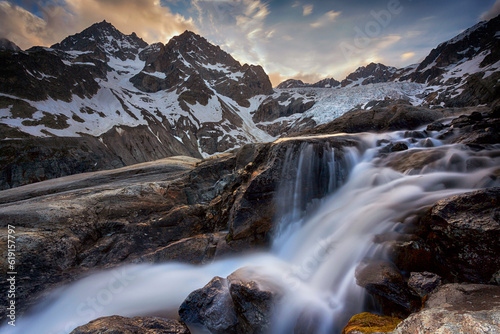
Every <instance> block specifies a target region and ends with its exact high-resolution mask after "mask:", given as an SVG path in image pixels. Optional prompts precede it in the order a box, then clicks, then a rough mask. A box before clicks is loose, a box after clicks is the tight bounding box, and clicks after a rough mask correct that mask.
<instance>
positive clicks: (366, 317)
mask: <svg viewBox="0 0 500 334" xmlns="http://www.w3.org/2000/svg"><path fill="white" fill-rule="evenodd" d="M0 64H1V66H0V190H1V191H0V231H1V233H0V250H1V252H0V253H1V254H3V255H2V257H1V259H0V271H1V273H2V274H1V275H0V278H1V279H0V289H1V290H2V291H3V292H5V291H8V293H2V294H1V296H0V311H1V313H0V320H2V321H3V323H2V324H0V333H2V334H4V333H5V334H26V333H28V334H31V333H36V334H40V333H41V334H54V333H58V334H59V333H61V334H62V333H64V334H68V333H71V334H98V333H124V334H128V333H138V334H140V333H178V334H181V333H183V334H188V333H223V334H225V333H230V334H233V333H234V334H246V333H255V334H257V333H262V334H267V333H273V334H289V333H297V334H300V333H304V334H305V333H314V334H340V333H342V334H359V333H392V334H408V333H442V334H445V333H474V334H475V333H477V334H480V333H491V334H496V333H500V248H499V244H498V240H500V210H499V203H500V16H498V17H496V18H493V19H491V20H490V21H487V22H486V21H485V22H481V23H478V24H477V25H475V26H473V27H471V28H470V29H468V30H465V31H463V32H462V33H461V34H460V35H458V36H456V37H455V38H453V39H451V40H449V41H446V42H444V43H442V44H440V45H438V46H437V47H436V48H435V49H433V50H432V51H431V52H430V53H429V55H428V56H427V57H426V58H425V59H424V60H423V61H422V62H421V63H419V64H414V65H411V66H408V67H405V68H395V67H390V66H386V65H383V64H374V63H372V64H367V65H366V66H364V67H360V68H358V69H357V70H356V71H354V72H353V73H351V74H349V75H348V76H347V77H346V78H345V79H343V80H341V81H339V80H335V79H334V78H325V79H323V80H321V81H319V82H317V83H312V84H311V83H304V82H302V81H300V80H295V79H290V80H287V81H285V82H282V83H281V84H279V85H278V86H277V87H276V88H273V87H272V85H271V82H270V80H269V77H268V75H267V74H266V73H265V71H264V69H263V68H262V67H261V66H258V65H248V64H244V65H242V64H240V63H239V62H238V61H237V60H235V59H234V58H233V57H232V56H231V55H229V54H228V53H226V52H224V51H223V50H222V49H221V48H220V47H218V46H215V45H213V44H211V43H209V42H208V41H207V40H206V39H205V38H203V37H202V36H199V35H197V34H195V33H193V32H189V31H186V32H184V33H182V34H181V35H179V36H176V37H173V38H172V39H171V40H170V41H168V43H167V44H162V43H155V44H151V45H148V44H147V43H146V42H144V41H143V40H142V39H141V38H140V37H139V36H137V35H136V34H135V33H132V34H131V35H125V34H123V33H121V32H120V31H118V30H117V29H116V28H115V27H113V25H111V24H110V23H108V22H106V21H103V22H100V23H96V24H94V25H92V26H91V27H89V28H87V29H85V30H84V31H82V32H81V33H78V34H75V35H73V36H69V37H67V38H66V39H64V40H63V41H61V42H60V43H57V44H54V45H52V46H51V47H50V48H48V47H33V48H30V49H28V50H21V49H20V48H19V47H17V46H16V45H15V44H14V43H12V42H10V41H8V40H3V39H2V40H0ZM6 273H8V274H6ZM4 275H6V277H5V279H4ZM7 275H8V276H7ZM14 325H15V326H14Z"/></svg>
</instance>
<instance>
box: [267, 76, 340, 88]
mask: <svg viewBox="0 0 500 334" xmlns="http://www.w3.org/2000/svg"><path fill="white" fill-rule="evenodd" d="M339 85H340V82H338V81H337V80H335V79H334V78H326V79H323V80H320V81H318V82H316V83H313V84H308V83H304V82H303V81H302V80H296V79H288V80H285V81H283V82H282V83H280V84H279V85H278V86H277V87H276V88H277V89H287V88H303V87H314V88H335V87H338V86H339Z"/></svg>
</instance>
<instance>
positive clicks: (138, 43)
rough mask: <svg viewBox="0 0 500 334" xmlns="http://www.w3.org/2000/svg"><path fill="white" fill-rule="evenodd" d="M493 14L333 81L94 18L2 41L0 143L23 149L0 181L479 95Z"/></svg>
mask: <svg viewBox="0 0 500 334" xmlns="http://www.w3.org/2000/svg"><path fill="white" fill-rule="evenodd" d="M499 21H500V19H499V18H498V17H497V18H495V19H493V20H491V21H489V22H483V23H480V24H478V25H477V26H475V27H473V28H471V29H469V30H468V31H466V32H464V33H463V34H461V35H459V36H457V37H456V38H454V39H452V40H450V41H448V42H446V43H443V44H441V45H440V46H439V47H438V48H436V49H435V50H433V51H432V52H431V53H430V55H429V56H428V57H427V58H426V60H424V62H422V64H418V65H415V66H409V67H407V68H404V69H395V68H392V67H387V66H385V65H382V64H373V63H372V64H369V65H367V66H365V67H360V68H359V69H358V70H356V71H355V72H353V73H351V74H350V75H349V76H347V78H346V79H344V80H343V81H342V82H339V81H336V80H335V79H333V78H330V79H324V80H322V81H320V82H318V83H315V84H306V83H303V82H302V81H300V80H299V81H297V80H289V81H287V82H285V83H282V84H280V85H279V86H278V88H276V89H273V88H272V87H271V83H270V81H269V78H268V76H267V75H266V73H265V72H264V70H263V69H262V67H260V66H254V65H246V64H245V65H241V64H240V63H239V62H238V61H237V60H235V59H234V58H233V57H231V55H229V54H228V53H226V52H224V51H223V50H221V49H220V48H219V47H218V46H215V45H212V44H211V43H209V42H208V41H207V40H206V39H205V38H203V37H201V36H199V35H197V34H194V33H192V32H184V33H183V34H181V35H179V36H176V37H174V38H172V39H171V40H170V41H168V43H166V44H163V43H155V44H151V45H147V43H145V42H144V41H143V40H142V39H140V38H139V37H138V36H137V35H136V34H134V33H132V34H130V35H125V34H122V33H121V32H119V31H118V30H117V29H116V28H114V27H113V26H112V25H111V24H110V23H108V22H106V21H103V22H101V23H96V24H94V25H92V26H91V27H89V28H87V29H85V30H84V31H82V32H81V33H78V34H75V35H73V36H69V37H67V38H66V39H64V40H63V41H61V42H60V43H57V44H54V45H53V46H52V47H51V48H44V47H33V48H31V49H28V50H26V51H20V50H18V49H16V48H15V47H12V46H11V47H10V49H9V50H4V51H0V60H1V61H2V63H3V64H5V66H3V67H2V68H1V69H0V128H1V130H2V131H1V133H0V139H1V140H2V145H3V147H4V148H5V150H4V152H20V153H19V154H16V155H8V154H11V153H4V155H3V156H2V157H0V166H1V171H0V174H1V175H2V180H3V182H2V185H1V187H2V188H9V187H14V186H18V185H22V184H26V183H32V182H37V181H41V180H45V179H47V178H51V177H57V176H62V175H67V174H68V173H72V170H74V172H84V171H96V170H100V169H103V168H104V169H107V168H116V167H123V166H127V165H130V164H134V163H141V162H146V161H151V160H156V159H160V158H164V157H167V156H172V155H188V156H192V157H202V156H205V157H206V156H209V155H212V154H215V153H218V152H225V151H228V150H230V149H233V148H236V147H239V146H241V145H244V144H245V143H250V142H265V141H272V140H274V139H276V138H278V137H281V136H285V135H287V134H290V133H294V132H298V131H302V130H305V129H307V128H313V127H315V126H317V125H321V124H324V123H328V122H330V121H332V120H333V119H335V118H336V117H339V116H341V115H342V114H344V113H345V112H347V111H349V110H352V109H353V108H358V109H359V108H361V109H363V108H371V107H370V104H369V103H368V102H369V101H372V100H383V99H384V98H391V99H404V100H407V101H410V102H411V103H412V104H414V105H425V106H429V107H431V106H433V105H434V106H435V105H438V106H446V105H449V106H468V105H472V106H475V105H478V104H488V103H491V102H492V101H493V100H494V99H496V96H498V93H499V92H498V89H499V88H498V77H499V75H500V74H499V71H498V67H499V65H498V64H499V61H498V54H499V52H498V50H497V49H498V43H496V41H497V40H498V35H497V32H498V31H499V30H500V28H499ZM468 43H471V44H470V45H473V47H469V48H468V47H467V45H469V44H468ZM9 45H10V44H9ZM294 87H295V88H294ZM51 137H53V138H51ZM36 138H43V140H40V141H38V144H36V145H34V142H37V140H36ZM90 142H92V143H91V144H90ZM55 143H57V144H56V145H55ZM141 147H146V149H141ZM29 152H31V153H29ZM62 156H64V157H65V158H64V159H62V160H61V157H62ZM33 157H35V159H34V160H33ZM26 161H32V162H33V163H32V164H31V165H32V166H30V164H26V163H25V162H26ZM80 162H81V163H80ZM56 165H61V167H59V168H53V166H56ZM55 170H58V172H57V173H53V171H55Z"/></svg>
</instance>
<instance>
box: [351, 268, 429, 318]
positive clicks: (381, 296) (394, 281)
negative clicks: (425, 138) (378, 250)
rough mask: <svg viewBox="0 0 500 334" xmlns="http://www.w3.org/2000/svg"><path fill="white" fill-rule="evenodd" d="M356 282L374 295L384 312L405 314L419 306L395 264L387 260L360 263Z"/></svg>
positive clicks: (418, 299)
mask: <svg viewBox="0 0 500 334" xmlns="http://www.w3.org/2000/svg"><path fill="white" fill-rule="evenodd" d="M356 282H357V284H358V285H359V286H362V287H363V288H365V289H366V290H367V291H368V293H370V294H371V295H372V296H374V297H375V299H376V300H377V301H378V303H379V304H380V305H381V307H382V310H383V313H384V314H390V315H396V316H401V317H404V316H407V315H408V314H410V313H411V312H413V311H415V310H416V309H417V308H418V307H420V298H418V297H416V296H415V295H414V294H413V292H412V291H411V290H410V288H409V287H408V285H407V283H406V282H405V279H404V277H403V275H402V274H401V273H400V272H399V270H398V269H397V268H396V266H395V265H394V264H392V263H390V262H387V261H373V262H369V263H362V264H360V265H359V266H358V268H356Z"/></svg>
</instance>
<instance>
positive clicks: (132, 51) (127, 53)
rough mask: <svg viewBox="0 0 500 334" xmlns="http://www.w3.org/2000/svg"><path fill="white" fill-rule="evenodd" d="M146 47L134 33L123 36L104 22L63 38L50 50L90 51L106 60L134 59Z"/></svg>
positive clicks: (146, 44)
mask: <svg viewBox="0 0 500 334" xmlns="http://www.w3.org/2000/svg"><path fill="white" fill-rule="evenodd" d="M147 46H148V43H146V42H145V41H144V40H143V39H142V38H139V37H138V36H137V34H136V33H132V34H130V35H125V34H123V33H122V32H120V31H119V30H118V29H116V28H115V27H114V26H113V25H112V24H111V23H109V22H106V20H104V21H102V22H99V23H95V24H93V25H91V26H90V27H88V28H87V29H85V30H83V31H82V32H80V33H77V34H74V35H72V36H69V37H67V38H65V39H64V40H63V41H61V42H60V43H57V44H54V45H52V48H54V49H58V50H64V51H84V52H85V51H87V52H88V51H90V52H93V53H94V55H95V56H97V57H99V58H101V59H106V58H107V57H110V56H111V57H115V58H119V59H121V60H125V59H134V58H135V57H136V55H137V53H138V52H139V50H140V49H143V48H145V47H147Z"/></svg>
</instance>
